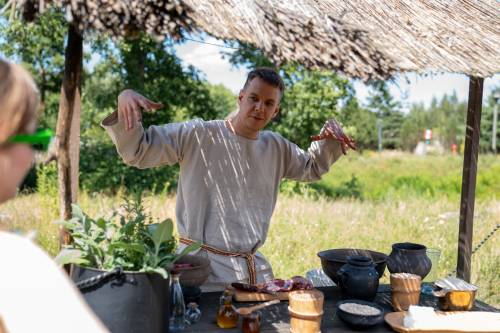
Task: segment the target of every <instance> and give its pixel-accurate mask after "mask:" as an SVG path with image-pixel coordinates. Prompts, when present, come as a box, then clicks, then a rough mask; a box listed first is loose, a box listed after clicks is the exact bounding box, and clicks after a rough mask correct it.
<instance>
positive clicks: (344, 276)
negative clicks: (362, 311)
mask: <svg viewBox="0 0 500 333" xmlns="http://www.w3.org/2000/svg"><path fill="white" fill-rule="evenodd" d="M337 277H338V280H339V285H340V290H341V293H342V297H343V298H354V299H362V300H366V301H373V300H374V299H375V296H376V295H377V289H378V283H379V275H378V272H377V270H376V269H375V263H374V262H373V260H372V259H371V258H369V257H364V256H349V257H347V264H345V265H344V266H342V267H340V269H339V271H338V272H337Z"/></svg>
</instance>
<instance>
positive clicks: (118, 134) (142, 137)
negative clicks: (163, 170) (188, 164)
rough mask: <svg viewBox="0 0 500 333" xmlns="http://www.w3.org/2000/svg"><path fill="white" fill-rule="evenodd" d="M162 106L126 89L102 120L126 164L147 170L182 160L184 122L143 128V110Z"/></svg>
mask: <svg viewBox="0 0 500 333" xmlns="http://www.w3.org/2000/svg"><path fill="white" fill-rule="evenodd" d="M161 107H162V105H161V104H160V103H155V102H152V101H150V100H149V99H147V98H146V97H144V96H142V95H140V94H138V93H136V92H135V91H132V90H124V91H123V92H122V93H121V94H120V95H119V96H118V110H117V111H115V112H113V113H112V114H111V115H109V116H108V117H106V118H105V119H104V120H103V121H102V123H101V125H102V126H103V127H104V128H105V129H106V131H107V132H108V134H109V136H110V137H111V140H112V141H113V143H114V144H115V146H116V149H117V151H118V154H119V155H120V156H121V157H122V159H123V161H124V162H125V163H126V164H129V165H132V166H135V167H137V168H141V169H144V168H151V167H156V166H160V165H165V164H175V163H176V162H178V161H179V158H180V156H181V147H180V145H181V142H182V140H181V136H182V132H183V127H184V126H183V124H180V123H176V124H167V125H163V126H150V127H149V128H148V129H147V130H144V128H143V127H142V123H141V119H142V111H143V110H145V111H151V110H154V109H159V108H161Z"/></svg>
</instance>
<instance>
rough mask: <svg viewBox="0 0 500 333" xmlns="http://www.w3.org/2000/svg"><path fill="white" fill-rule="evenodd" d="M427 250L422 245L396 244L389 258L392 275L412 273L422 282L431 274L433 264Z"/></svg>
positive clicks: (388, 264) (388, 262)
mask: <svg viewBox="0 0 500 333" xmlns="http://www.w3.org/2000/svg"><path fill="white" fill-rule="evenodd" d="M426 251H427V248H426V247H425V246H424V245H421V244H414V243H396V244H393V245H392V252H391V254H390V255H389V257H388V258H387V268H388V269H389V272H391V273H411V274H416V275H419V276H420V277H421V278H422V280H423V279H424V278H425V276H426V275H427V274H429V272H430V270H431V267H432V262H431V259H430V258H429V257H428V256H427V253H426Z"/></svg>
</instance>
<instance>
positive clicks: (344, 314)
mask: <svg viewBox="0 0 500 333" xmlns="http://www.w3.org/2000/svg"><path fill="white" fill-rule="evenodd" d="M346 303H355V304H358V305H365V306H370V307H373V308H376V309H377V310H379V312H378V313H377V314H373V315H366V314H358V313H353V312H348V311H345V310H343V309H342V308H341V305H342V304H346ZM337 315H338V316H339V318H340V319H341V320H342V321H343V322H345V323H346V324H347V325H348V326H351V327H353V328H356V329H363V328H368V327H371V326H374V325H377V324H380V323H381V322H383V321H384V309H383V308H382V307H381V306H380V305H378V304H376V303H373V302H367V301H362V300H357V299H347V300H344V301H341V302H338V303H337Z"/></svg>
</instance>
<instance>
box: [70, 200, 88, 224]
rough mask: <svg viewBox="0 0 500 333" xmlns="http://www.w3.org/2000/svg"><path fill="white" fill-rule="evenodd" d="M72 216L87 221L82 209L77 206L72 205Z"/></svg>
mask: <svg viewBox="0 0 500 333" xmlns="http://www.w3.org/2000/svg"><path fill="white" fill-rule="evenodd" d="M71 215H72V216H73V217H76V218H78V219H79V220H81V221H83V220H84V219H85V215H84V214H83V211H82V209H81V208H80V207H79V206H78V205H76V204H71Z"/></svg>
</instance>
